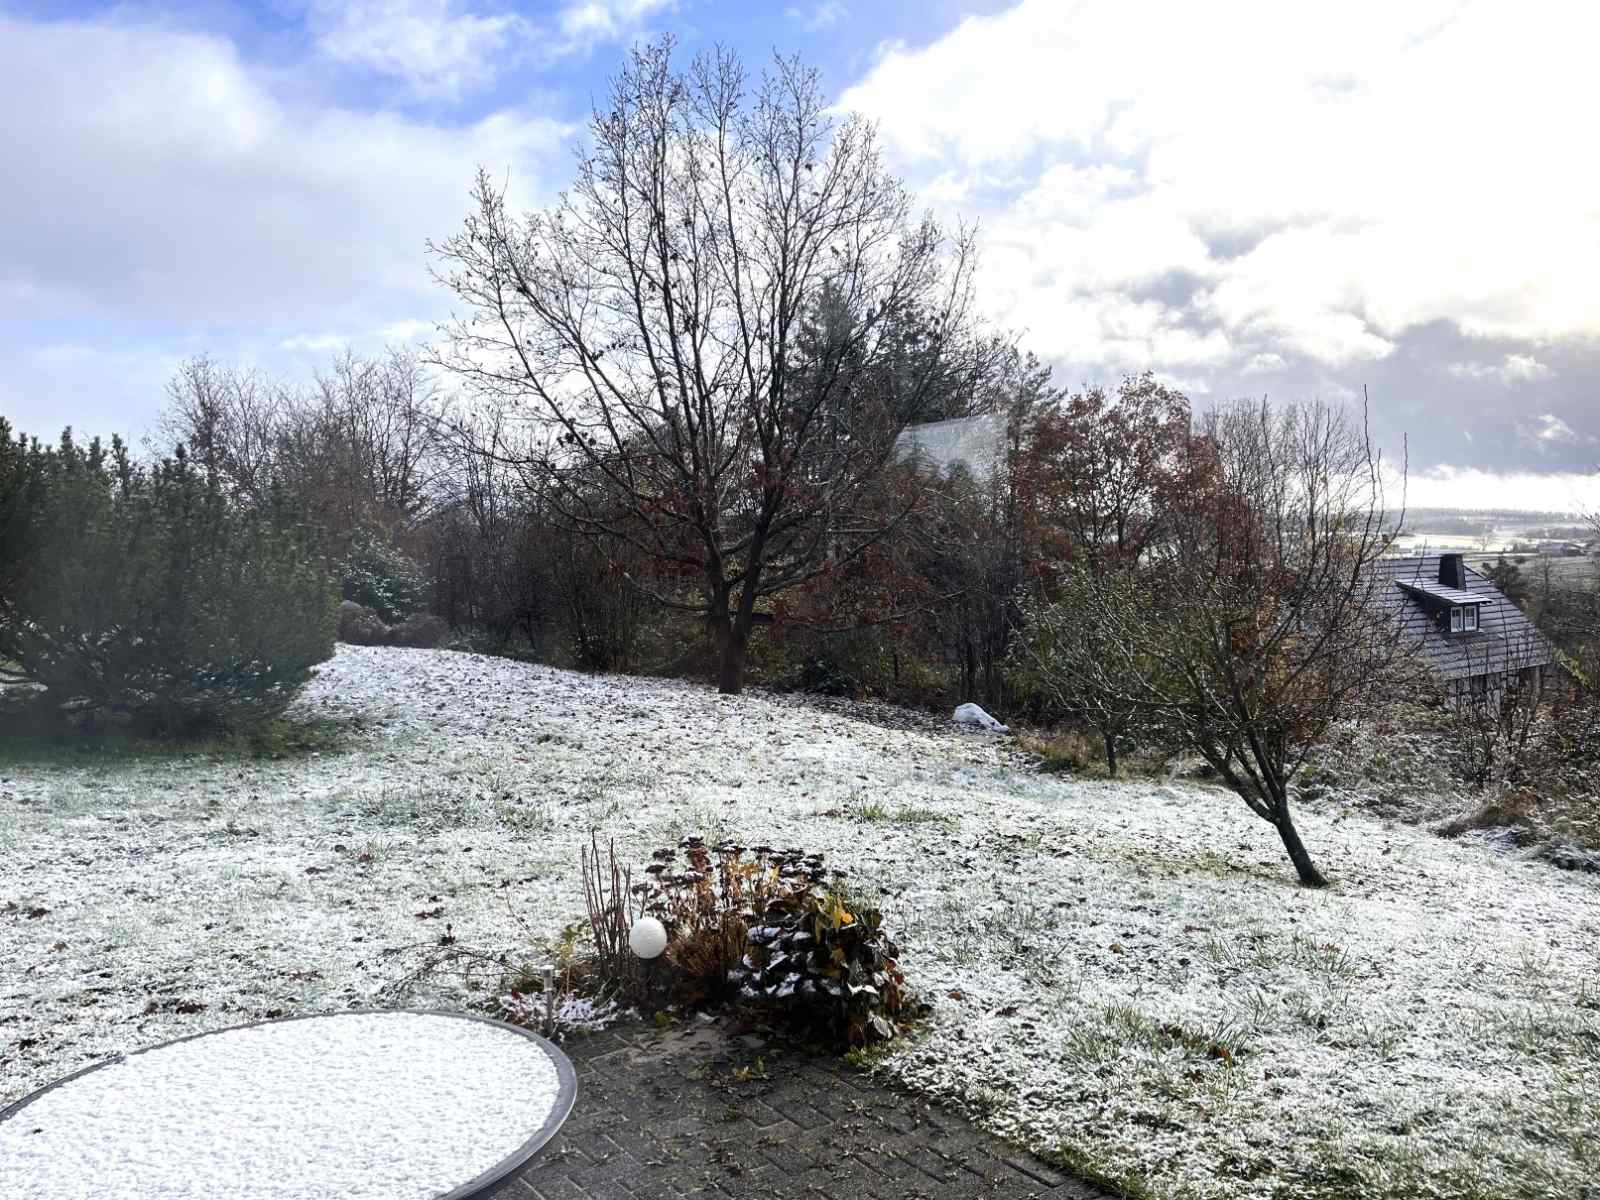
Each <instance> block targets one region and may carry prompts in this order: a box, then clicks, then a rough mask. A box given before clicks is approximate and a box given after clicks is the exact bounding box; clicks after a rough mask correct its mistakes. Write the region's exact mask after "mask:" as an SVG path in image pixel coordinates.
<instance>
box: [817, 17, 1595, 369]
mask: <svg viewBox="0 0 1600 1200" xmlns="http://www.w3.org/2000/svg"><path fill="white" fill-rule="evenodd" d="M1597 39H1600V10H1596V9H1595V8H1593V7H1591V6H1581V5H1534V6H1509V5H1473V4H1468V3H1464V2H1460V0H1426V2H1419V3H1416V4H1408V5H1393V4H1389V3H1378V2H1373V0H1368V2H1363V3H1354V4H1349V5H1339V6H1336V7H1331V8H1329V7H1324V8H1322V9H1315V10H1312V9H1307V8H1306V7H1305V6H1303V5H1285V4H1280V3H1276V2H1273V0H1249V2H1242V3H1239V4H1232V5H1228V6H1226V7H1224V8H1217V7H1216V6H1211V5H1172V4H1165V3H1155V2H1154V0H1145V2H1142V3H1141V2H1132V3H1129V2H1125V0H1084V2H1081V3H1064V2H1062V0H1022V2H1020V3H1018V4H1017V5H1016V6H1015V7H1013V8H1011V9H1009V10H1008V11H1006V12H1004V13H1001V14H998V15H996V16H992V17H974V18H969V19H968V20H966V21H964V22H963V23H962V24H961V25H960V26H958V27H957V28H956V29H955V30H953V31H952V32H951V33H950V34H948V35H947V36H945V37H944V38H942V39H941V40H939V41H938V42H936V43H934V44H933V45H931V46H928V47H926V48H920V49H908V48H905V47H899V46H897V47H892V48H890V49H889V50H888V51H887V52H886V53H885V54H884V55H883V57H882V58H881V60H880V61H879V63H878V64H877V66H876V67H875V68H874V69H873V70H872V71H871V72H870V73H869V74H868V76H867V77H866V78H865V79H864V80H862V81H861V83H860V84H859V85H857V86H856V87H854V88H851V89H850V90H849V91H847V92H846V93H845V95H844V96H843V97H842V98H841V101H840V105H841V107H844V108H853V109H857V110H860V111H862V112H865V113H866V114H868V115H870V116H872V117H874V118H875V119H877V120H878V121H879V123H880V125H881V128H882V130H883V133H884V136H885V138H886V140H887V142H888V144H889V147H890V149H891V152H892V154H893V155H894V157H895V158H896V160H897V161H898V162H899V164H900V165H901V167H902V169H904V170H906V171H907V172H908V173H909V174H910V175H911V176H912V177H913V179H914V181H915V182H917V183H918V184H919V185H921V186H922V187H923V188H924V189H925V194H926V195H930V196H933V197H934V198H935V199H936V201H937V202H938V203H940V204H948V205H952V206H961V207H965V208H967V210H968V211H971V210H973V209H976V210H978V211H979V213H980V214H981V215H982V217H983V220H984V232H985V244H986V248H987V250H986V252H987V255H988V259H987V265H986V269H985V277H984V280H983V283H984V286H985V294H986V296H987V297H988V298H989V299H990V300H991V302H993V303H994V306H995V308H996V309H997V311H998V314H999V315H1000V316H1001V317H1002V318H1004V319H1007V320H1008V321H1010V322H1011V323H1014V324H1023V325H1026V326H1027V327H1028V328H1029V329H1030V330H1031V332H1032V343H1033V345H1034V346H1035V348H1037V349H1040V350H1042V351H1044V352H1045V353H1048V354H1054V355H1058V356H1070V357H1072V358H1073V359H1075V360H1080V359H1086V360H1088V361H1104V362H1108V363H1111V362H1117V363H1121V362H1124V361H1129V355H1130V353H1131V354H1132V358H1133V359H1137V358H1138V357H1139V356H1140V355H1143V356H1144V357H1146V358H1152V359H1153V358H1154V357H1155V355H1156V354H1157V353H1158V351H1166V352H1171V351H1172V350H1173V346H1172V344H1171V341H1170V339H1169V340H1168V342H1167V343H1166V344H1164V345H1163V344H1161V343H1158V342H1157V341H1156V340H1155V339H1154V337H1153V336H1152V338H1151V339H1150V340H1149V341H1147V343H1146V345H1145V346H1144V348H1143V349H1142V351H1138V352H1132V351H1130V349H1129V347H1128V346H1127V345H1126V344H1125V342H1124V340H1123V339H1120V338H1118V337H1117V336H1116V335H1115V334H1114V332H1108V333H1107V335H1106V336H1105V337H1104V338H1103V339H1101V340H1098V341H1096V342H1095V344H1094V345H1092V346H1086V345H1085V344H1084V343H1083V341H1082V340H1081V338H1082V335H1083V333H1084V322H1083V321H1081V320H1075V319H1074V318H1073V317H1072V316H1071V315H1070V314H1071V312H1072V311H1073V310H1074V309H1080V308H1085V307H1087V308H1089V309H1090V310H1091V311H1094V312H1104V311H1105V310H1106V309H1107V308H1108V307H1115V305H1116V303H1117V300H1116V299H1113V298H1125V297H1127V296H1128V295H1129V294H1130V293H1132V294H1135V295H1142V294H1144V291H1147V290H1148V288H1149V285H1150V283H1151V281H1152V280H1158V279H1159V278H1160V276H1161V275H1162V274H1163V273H1170V272H1174V271H1177V272H1181V273H1183V275H1184V276H1185V277H1186V278H1187V279H1188V280H1189V282H1190V287H1189V288H1188V289H1187V291H1186V294H1184V295H1182V296H1165V297H1162V298H1160V299H1159V301H1158V302H1159V304H1160V305H1162V306H1163V307H1165V308H1166V309H1168V310H1170V314H1169V316H1167V317H1166V318H1163V319H1154V320H1151V321H1150V322H1149V324H1150V327H1151V329H1152V330H1169V329H1171V328H1173V327H1174V326H1176V325H1186V326H1189V327H1191V328H1196V329H1202V330H1215V331H1217V333H1218V336H1220V337H1221V338H1222V339H1224V340H1225V341H1226V342H1227V344H1228V346H1229V347H1230V354H1231V355H1232V361H1233V362H1234V364H1235V366H1236V368H1242V367H1243V366H1244V365H1245V364H1247V363H1249V362H1251V361H1252V358H1253V356H1259V355H1263V354H1278V355H1280V356H1288V355H1296V356H1305V357H1307V358H1310V359H1312V360H1315V361H1317V362H1319V363H1321V364H1324V365H1326V366H1331V367H1339V366H1346V365H1349V364H1352V363H1359V362H1362V361H1370V360H1375V359H1381V358H1384V357H1386V356H1388V355H1390V354H1391V353H1392V352H1393V350H1394V348H1395V345H1396V344H1397V342H1398V341H1399V340H1400V339H1401V338H1402V337H1403V336H1404V335H1405V334H1406V332H1407V331H1408V330H1411V329H1414V328H1417V327H1419V326H1423V325H1426V324H1428V323H1430V322H1437V321H1444V322H1449V323H1451V324H1453V325H1455V326H1456V327H1458V328H1459V329H1461V330H1462V331H1464V332H1466V333H1468V334H1470V335H1474V336H1484V337H1488V336H1493V337H1499V338H1505V339H1517V340H1549V339H1559V338H1567V337H1577V336H1586V335H1593V334H1600V210H1597V209H1596V208H1595V207H1594V203H1593V197H1594V195H1595V194H1596V193H1597V191H1600V159H1597V158H1596V157H1595V156H1593V155H1589V154H1585V153H1583V152H1581V150H1580V149H1579V148H1580V147H1581V146H1583V145H1586V144H1587V143H1588V141H1589V140H1590V136H1591V135H1590V131H1589V129H1588V125H1589V114H1590V113H1592V112H1594V111H1596V110H1597V109H1600V76H1597V75H1596V74H1595V73H1594V72H1593V71H1592V70H1590V69H1589V66H1588V64H1587V56H1588V47H1591V46H1592V45H1594V44H1595V43H1596V40H1597ZM1486 63H1492V64H1494V67H1493V70H1494V83H1493V86H1486V85H1485V75H1484V71H1485V64H1486ZM930 96H937V97H939V103H937V104H930V103H928V101H927V98H928V97H930ZM1045 314H1053V316H1052V317H1051V319H1049V320H1043V319H1041V317H1043V316H1044V315H1045ZM1217 345H1218V343H1217V341H1216V340H1215V339H1213V338H1210V337H1208V336H1197V337H1196V339H1195V342H1194V347H1195V349H1196V351H1197V352H1199V353H1200V354H1202V355H1210V354H1212V353H1213V352H1214V350H1215V348H1216V346H1217ZM1180 349H1181V347H1180ZM1515 357H1518V358H1526V357H1527V356H1515ZM1207 361H1211V360H1209V359H1207V358H1204V357H1203V358H1201V359H1197V360H1192V361H1180V362H1174V363H1172V364H1171V365H1172V366H1173V367H1175V368H1179V369H1186V368H1189V367H1191V366H1193V365H1195V364H1196V363H1201V362H1207ZM1532 361H1533V360H1531V359H1529V360H1528V363H1522V362H1518V363H1512V362H1511V361H1510V360H1509V359H1508V360H1507V361H1506V362H1504V363H1502V364H1499V366H1498V368H1497V369H1498V370H1500V371H1502V372H1506V373H1507V374H1508V377H1509V378H1514V379H1533V378H1538V377H1539V374H1538V370H1537V366H1534V365H1528V364H1529V363H1532ZM1518 372H1522V373H1521V374H1518Z"/></svg>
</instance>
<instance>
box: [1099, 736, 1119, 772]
mask: <svg viewBox="0 0 1600 1200" xmlns="http://www.w3.org/2000/svg"><path fill="white" fill-rule="evenodd" d="M1100 736H1102V737H1103V738H1105V740H1106V774H1107V775H1110V776H1111V777H1112V778H1113V779H1115V778H1116V777H1117V739H1116V738H1115V737H1113V736H1112V735H1111V734H1109V733H1102V734H1101V735H1100Z"/></svg>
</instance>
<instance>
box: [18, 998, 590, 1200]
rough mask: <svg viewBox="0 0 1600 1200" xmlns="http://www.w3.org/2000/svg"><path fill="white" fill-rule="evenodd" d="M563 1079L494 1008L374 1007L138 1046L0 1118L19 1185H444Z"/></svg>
mask: <svg viewBox="0 0 1600 1200" xmlns="http://www.w3.org/2000/svg"><path fill="white" fill-rule="evenodd" d="M558 1093H559V1080H558V1077H557V1074H556V1068H555V1065H554V1063H553V1062H552V1061H551V1059H550V1056H549V1055H548V1054H547V1053H546V1052H545V1049H544V1047H543V1046H542V1045H541V1044H540V1043H538V1042H535V1041H533V1040H532V1039H530V1038H527V1037H524V1036H523V1035H522V1034H520V1033H518V1032H516V1031H515V1030H511V1029H505V1028H501V1027H496V1026H494V1025H490V1024H488V1023H486V1022H483V1021H473V1020H463V1019H461V1018H459V1017H449V1016H440V1015H432V1014H422V1013H399V1012H397V1013H362V1014H354V1013H350V1014H339V1015H334V1016H326V1017H311V1018H307V1019H304V1020H292V1021H279V1022H274V1023H270V1024H265V1025H255V1026H250V1027H246V1028H241V1029H231V1030H226V1031H224V1032H221V1033H215V1034H210V1035H207V1036H204V1037H199V1038H193V1039H191V1040H188V1041H184V1042H178V1043H175V1044H173V1045H167V1046H160V1047H157V1048H155V1049H153V1050H150V1051H147V1052H145V1053H141V1054H133V1055H130V1056H129V1057H127V1058H126V1059H123V1060H122V1061H121V1062H117V1063H113V1064H112V1065H110V1066H107V1067H104V1068H101V1069H100V1070H96V1071H90V1072H88V1073H87V1074H84V1075H82V1076H80V1077H78V1078H76V1079H72V1080H68V1081H67V1082H66V1083H63V1084H62V1085H61V1086H60V1087H57V1088H55V1089H53V1090H51V1091H47V1092H45V1093H44V1094H43V1095H41V1096H39V1097H38V1098H37V1099H35V1100H34V1101H33V1102H32V1103H30V1104H28V1105H26V1106H25V1107H23V1108H22V1109H21V1110H19V1111H18V1112H17V1113H16V1114H14V1115H13V1116H12V1117H11V1118H10V1119H8V1120H5V1121H0V1196H5V1197H7V1200H70V1198H74V1197H79V1196H84V1195H93V1196H95V1197H97V1198H101V1200H113V1198H126V1200H155V1198H157V1197H159V1198H160V1200H189V1198H193V1200H214V1198H215V1197H220V1196H226V1197H229V1198H230V1200H320V1198H324V1197H329V1196H338V1197H340V1198H341V1200H435V1198H436V1197H439V1196H443V1195H445V1194H447V1193H449V1192H450V1191H452V1190H454V1189H455V1188H458V1187H460V1186H461V1185H463V1184H466V1183H469V1182H471V1181H472V1180H474V1179H476V1178H477V1177H478V1176H480V1175H482V1174H484V1173H485V1172H486V1171H488V1170H489V1169H490V1168H492V1167H494V1166H496V1165H497V1164H498V1163H500V1162H501V1161H503V1160H504V1159H506V1158H507V1157H509V1156H510V1155H512V1154H513V1153H514V1152H515V1151H516V1150H517V1148H518V1147H519V1146H521V1145H522V1144H523V1143H524V1142H526V1141H527V1140H528V1139H529V1138H530V1137H532V1136H533V1135H534V1134H536V1133H538V1132H539V1131H540V1129H541V1128H542V1127H543V1126H544V1124H545V1122H546V1120H547V1119H548V1118H549V1117H550V1116H551V1114H552V1112H553V1111H554V1108H555V1104H556V1100H557V1096H558Z"/></svg>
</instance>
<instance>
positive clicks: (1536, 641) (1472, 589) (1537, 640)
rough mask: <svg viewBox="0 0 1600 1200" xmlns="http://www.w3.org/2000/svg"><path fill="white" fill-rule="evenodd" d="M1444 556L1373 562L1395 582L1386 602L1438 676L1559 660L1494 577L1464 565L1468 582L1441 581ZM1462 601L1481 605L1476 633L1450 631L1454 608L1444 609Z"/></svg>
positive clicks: (1483, 672) (1467, 674)
mask: <svg viewBox="0 0 1600 1200" xmlns="http://www.w3.org/2000/svg"><path fill="white" fill-rule="evenodd" d="M1440 557H1441V556H1440V555H1437V554H1429V555H1422V556H1420V557H1414V558H1380V559H1379V560H1378V561H1377V562H1376V563H1374V564H1373V569H1374V570H1375V571H1377V572H1378V573H1379V574H1380V576H1382V577H1383V578H1386V579H1388V580H1389V581H1390V582H1391V583H1392V584H1393V585H1394V586H1393V587H1389V588H1385V589H1383V592H1382V597H1383V602H1384V604H1385V605H1386V606H1387V608H1388V609H1389V611H1390V612H1392V613H1393V614H1394V617H1395V619H1396V620H1398V621H1399V622H1400V623H1401V627H1402V629H1403V631H1404V634H1405V636H1406V637H1407V640H1409V641H1411V642H1412V643H1413V645H1414V646H1415V647H1416V649H1417V650H1418V651H1419V652H1420V653H1421V655H1422V656H1423V658H1424V659H1425V660H1426V661H1427V663H1428V665H1429V667H1431V668H1432V669H1433V671H1434V672H1435V673H1436V674H1437V675H1439V676H1440V677H1441V678H1443V679H1447V680H1453V679H1468V678H1471V677H1472V676H1474V675H1490V674H1499V673H1502V672H1506V671H1518V670H1522V669H1523V668H1526V667H1541V666H1547V665H1549V664H1550V663H1553V662H1554V661H1555V657H1556V656H1555V648H1554V647H1553V646H1552V645H1551V644H1550V641H1549V640H1548V639H1547V638H1546V637H1545V636H1544V635H1543V634H1542V633H1540V632H1539V630H1538V628H1537V627H1536V626H1535V625H1534V623H1533V622H1532V621H1530V620H1528V618H1527V616H1526V615H1524V614H1523V612H1522V610H1521V609H1520V608H1518V607H1517V606H1516V605H1515V604H1513V603H1511V601H1509V600H1507V599H1506V598H1505V596H1503V595H1502V594H1501V593H1500V590H1499V589H1498V588H1496V587H1495V586H1494V584H1493V583H1492V582H1490V580H1489V578H1488V576H1486V575H1483V574H1482V573H1480V572H1478V571H1475V570H1473V569H1472V568H1471V567H1468V566H1465V565H1463V568H1462V573H1463V575H1464V577H1465V583H1466V587H1464V588H1451V587H1446V586H1444V585H1443V584H1441V583H1440V582H1439V559H1440ZM1430 601H1431V602H1430ZM1456 604H1462V605H1465V604H1472V605H1476V606H1477V607H1478V628H1477V630H1476V631H1475V632H1470V633H1451V632H1450V626H1449V617H1448V612H1447V611H1443V612H1442V611H1441V610H1448V608H1449V606H1451V605H1456Z"/></svg>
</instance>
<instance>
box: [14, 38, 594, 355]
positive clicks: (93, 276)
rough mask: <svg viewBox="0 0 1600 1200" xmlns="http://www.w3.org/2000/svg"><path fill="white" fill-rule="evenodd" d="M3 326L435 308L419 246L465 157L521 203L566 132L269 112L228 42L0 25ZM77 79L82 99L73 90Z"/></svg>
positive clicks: (459, 201) (537, 123)
mask: <svg viewBox="0 0 1600 1200" xmlns="http://www.w3.org/2000/svg"><path fill="white" fill-rule="evenodd" d="M0 78H4V79H5V80H6V81H7V87H8V92H9V94H10V95H11V96H12V97H13V98H14V99H13V102H12V103H9V104H6V105H0V145H4V146H5V147H6V148H7V157H8V158H9V159H10V160H11V161H12V162H14V163H27V164H32V165H33V169H30V170H25V171H16V172H12V173H10V174H9V175H8V178H7V184H6V186H5V187H4V188H0V318H5V317H24V316H25V317H29V318H34V319H50V318H52V317H56V318H73V319H81V318H83V317H85V316H90V315H93V316H99V317H107V316H109V317H118V318H127V319H138V320H141V321H147V322H161V321H169V322H187V323H192V324H202V325H219V324H226V323H229V322H256V323H260V324H263V325H288V326H289V327H290V329H291V330H293V329H294V328H296V327H299V328H304V322H306V321H308V320H315V321H316V322H318V324H319V325H320V326H321V327H322V328H328V327H334V328H337V327H340V326H343V325H347V324H354V323H356V322H360V323H361V325H363V326H371V325H375V324H377V323H378V322H379V321H381V320H388V319H394V318H395V317H396V316H414V315H416V313H417V309H418V304H419V297H426V302H427V304H428V305H429V306H430V307H431V306H433V305H437V304H440V303H441V296H440V293H439V289H438V288H437V286H436V285H435V284H434V283H433V282H432V281H431V280H430V279H429V277H428V274H427V265H426V259H425V254H424V243H425V241H426V240H427V239H428V238H430V237H432V238H440V237H443V236H446V235H448V234H449V233H451V232H453V231H454V230H455V229H456V228H457V227H458V226H459V224H460V221H461V220H462V218H463V217H464V216H465V215H466V212H467V208H468V189H469V188H470V186H471V183H472V176H473V172H474V170H475V168H476V166H477V165H478V164H479V163H483V164H485V165H488V166H490V167H491V169H493V170H494V171H495V172H496V173H497V174H498V173H500V172H506V173H508V174H509V176H510V178H511V180H512V182H513V184H514V185H515V186H516V187H517V188H518V189H519V191H520V192H521V193H522V196H523V197H524V198H527V197H528V195H529V192H530V190H532V191H534V192H537V190H538V188H539V178H538V172H539V168H540V166H541V165H542V164H543V163H544V162H545V161H546V160H547V159H548V158H549V157H551V156H556V157H559V156H560V155H559V151H560V150H561V148H562V147H563V146H564V144H565V139H566V138H567V136H568V134H569V132H570V131H569V130H567V129H566V128H564V127H563V126H561V125H559V124H557V123H555V122H553V121H550V120H548V119H546V118H543V117H538V116H529V115H524V114H521V113H516V112H505V113H500V114H496V115H494V116H491V117H488V118H486V119H484V120H481V121H478V122H477V123H475V124H472V125H469V126H466V127H463V128H447V127H441V126H434V125H429V124H424V123H419V122H415V121H411V120H407V119H405V118H403V117H400V116H396V115H393V114H386V113H361V112H353V111H347V110H342V109H336V108H308V107H301V106H299V105H298V104H297V103H296V102H295V101H293V100H291V99H280V98H279V97H278V96H277V95H276V94H274V92H273V91H272V90H270V89H269V88H268V87H267V86H265V85H264V84H263V82H261V80H260V79H258V78H257V77H256V76H255V75H254V74H252V72H251V71H249V70H248V69H247V68H246V67H245V66H244V65H243V64H242V63H241V62H240V61H239V58H238V56H237V54H236V53H235V51H234V49H233V47H232V46H231V45H230V44H229V43H228V42H226V41H223V40H221V39H217V38H212V37H201V36H191V35H185V34H178V33H172V32H166V31H160V30H151V29H141V28H127V27H108V26H96V25H90V24H68V23H61V24H49V25H34V24H26V23H21V22H14V21H4V20H0ZM85 79H93V80H95V81H96V84H97V86H95V87H94V88H87V87H85V86H84V83H83V81H84V80H85Z"/></svg>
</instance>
